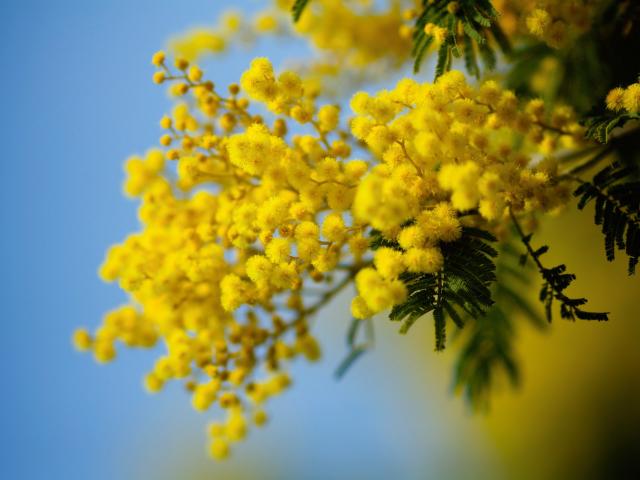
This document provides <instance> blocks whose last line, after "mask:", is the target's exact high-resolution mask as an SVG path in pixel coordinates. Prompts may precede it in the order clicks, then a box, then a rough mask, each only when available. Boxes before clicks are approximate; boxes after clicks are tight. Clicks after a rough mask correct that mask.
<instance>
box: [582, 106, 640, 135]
mask: <svg viewBox="0 0 640 480" xmlns="http://www.w3.org/2000/svg"><path fill="white" fill-rule="evenodd" d="M630 120H640V115H638V114H637V113H627V112H611V111H607V112H606V113H603V114H601V115H594V116H589V117H587V118H585V119H584V120H583V121H582V122H581V123H582V124H583V125H584V126H585V127H586V128H587V131H586V132H585V136H586V137H587V138H590V139H593V140H596V141H597V142H600V143H608V142H609V139H610V134H611V131H612V130H613V129H615V128H620V127H623V126H624V125H625V123H627V122H628V121H630Z"/></svg>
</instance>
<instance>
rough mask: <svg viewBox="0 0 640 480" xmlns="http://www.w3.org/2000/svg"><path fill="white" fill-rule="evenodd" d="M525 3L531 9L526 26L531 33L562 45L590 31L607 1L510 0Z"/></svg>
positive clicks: (552, 45) (527, 9) (555, 46)
mask: <svg viewBox="0 0 640 480" xmlns="http://www.w3.org/2000/svg"><path fill="white" fill-rule="evenodd" d="M509 3H516V4H517V3H521V4H523V5H522V7H523V10H524V11H526V12H528V13H527V16H526V20H525V22H526V27H527V30H528V32H529V33H531V34H532V35H534V36H536V37H538V38H540V39H541V40H544V41H545V42H546V43H547V44H548V45H549V46H551V47H554V48H559V47H561V46H563V45H566V43H567V42H569V41H570V40H571V39H573V38H575V37H577V36H578V35H580V34H581V33H584V32H585V31H587V30H588V29H589V28H590V27H591V24H592V21H593V18H594V15H595V14H597V12H598V11H599V7H601V6H602V5H603V4H604V3H605V2H603V1H602V0H544V1H535V2H533V1H529V0H524V1H521V2H509Z"/></svg>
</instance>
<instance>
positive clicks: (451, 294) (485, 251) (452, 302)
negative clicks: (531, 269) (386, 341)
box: [389, 227, 497, 350]
mask: <svg viewBox="0 0 640 480" xmlns="http://www.w3.org/2000/svg"><path fill="white" fill-rule="evenodd" d="M494 241H495V238H494V237H493V236H492V235H491V234H489V233H488V232H485V231H483V230H479V229H476V228H471V227H465V228H463V231H462V237H461V238H460V239H458V240H456V241H455V242H450V243H445V244H443V245H442V254H443V257H444V266H443V268H442V270H441V271H440V272H438V273H435V274H416V273H409V272H406V273H404V274H403V275H401V277H400V279H401V280H402V281H403V282H404V283H405V284H406V286H407V289H408V294H409V295H408V298H407V300H406V301H405V302H404V303H402V304H400V305H396V306H395V307H393V309H392V310H391V313H390V315H389V318H390V319H391V320H392V321H401V322H403V324H402V326H401V328H400V333H406V332H407V331H408V330H409V329H410V328H411V326H412V325H413V324H414V323H415V322H416V320H418V319H419V318H420V317H422V316H424V315H425V314H427V313H429V312H433V318H434V323H435V338H436V340H435V345H436V347H435V348H436V350H442V349H444V347H445V339H446V328H445V325H446V317H449V318H450V319H451V320H452V321H453V322H454V323H455V324H456V325H457V326H458V327H462V326H463V325H464V320H463V317H464V315H465V314H466V315H469V316H471V317H472V318H479V317H481V316H483V315H484V314H485V313H486V311H487V309H488V308H489V307H491V305H493V300H492V298H491V290H490V289H491V285H492V283H493V282H494V281H495V279H496V276H495V264H494V260H493V258H494V257H495V256H496V255H497V252H496V251H495V249H494V248H493V247H492V246H491V245H490V244H489V242H494Z"/></svg>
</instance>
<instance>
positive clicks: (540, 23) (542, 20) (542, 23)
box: [527, 8, 551, 37]
mask: <svg viewBox="0 0 640 480" xmlns="http://www.w3.org/2000/svg"><path fill="white" fill-rule="evenodd" d="M550 24H551V16H550V15H549V12H547V11H546V10H543V9H541V8H536V9H535V10H533V11H532V12H531V13H530V14H529V16H528V17H527V28H529V31H530V32H531V33H533V34H534V35H536V36H538V37H542V36H543V35H544V34H545V32H546V31H547V28H548V27H549V25H550Z"/></svg>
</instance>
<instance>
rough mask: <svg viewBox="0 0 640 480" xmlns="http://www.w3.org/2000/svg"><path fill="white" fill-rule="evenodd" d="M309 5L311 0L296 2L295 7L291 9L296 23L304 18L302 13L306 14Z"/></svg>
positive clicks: (297, 0)
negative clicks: (305, 10)
mask: <svg viewBox="0 0 640 480" xmlns="http://www.w3.org/2000/svg"><path fill="white" fill-rule="evenodd" d="M308 3H309V0H296V1H295V3H294V4H293V7H291V15H292V16H293V21H294V22H297V21H298V20H300V17H301V16H302V12H304V9H305V8H306V7H307V4H308Z"/></svg>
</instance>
